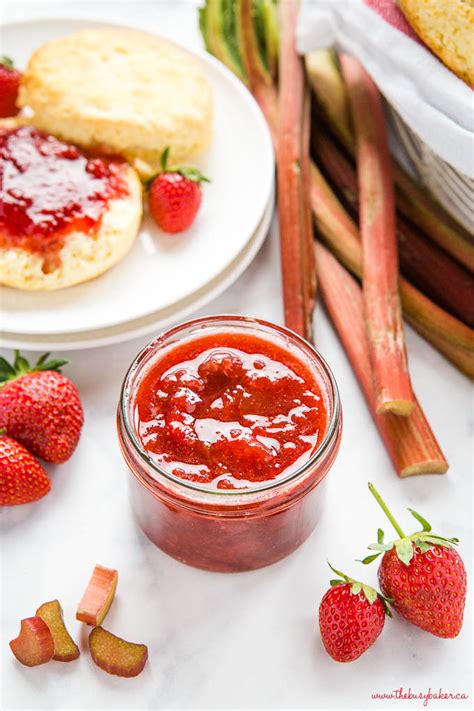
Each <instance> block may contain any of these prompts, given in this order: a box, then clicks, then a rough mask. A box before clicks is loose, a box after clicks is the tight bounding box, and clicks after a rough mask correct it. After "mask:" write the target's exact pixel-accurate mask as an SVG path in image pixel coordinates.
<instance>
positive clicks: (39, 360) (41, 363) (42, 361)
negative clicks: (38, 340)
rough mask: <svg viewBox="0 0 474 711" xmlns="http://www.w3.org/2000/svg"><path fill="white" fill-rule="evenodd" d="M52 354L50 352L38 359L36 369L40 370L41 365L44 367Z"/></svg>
mask: <svg viewBox="0 0 474 711" xmlns="http://www.w3.org/2000/svg"><path fill="white" fill-rule="evenodd" d="M50 355H51V353H50V352H49V351H48V352H47V353H43V355H42V356H40V357H39V358H38V360H37V361H36V363H35V367H36V368H38V367H39V366H40V365H43V363H44V362H45V361H46V360H47V359H48V358H49V356H50Z"/></svg>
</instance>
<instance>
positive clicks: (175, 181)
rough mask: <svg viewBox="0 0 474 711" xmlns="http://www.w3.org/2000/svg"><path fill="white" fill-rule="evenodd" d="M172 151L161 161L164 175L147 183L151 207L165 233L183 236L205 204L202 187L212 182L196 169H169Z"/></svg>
mask: <svg viewBox="0 0 474 711" xmlns="http://www.w3.org/2000/svg"><path fill="white" fill-rule="evenodd" d="M168 156H169V147H168V148H166V150H165V151H164V152H163V156H162V159H161V167H162V172H161V173H158V175H157V176H156V177H154V178H152V179H151V180H149V181H148V186H149V194H148V206H149V208H150V212H151V214H152V216H153V219H154V220H155V222H156V224H157V225H158V227H160V228H161V229H162V230H164V232H171V233H176V232H183V231H184V230H187V229H188V227H190V226H191V225H192V223H193V222H194V219H195V217H196V215H197V212H198V210H199V207H200V205H201V200H202V191H201V183H202V182H209V180H208V178H206V177H205V176H204V175H202V174H201V173H200V172H199V170H198V169H197V168H192V167H186V166H174V167H168Z"/></svg>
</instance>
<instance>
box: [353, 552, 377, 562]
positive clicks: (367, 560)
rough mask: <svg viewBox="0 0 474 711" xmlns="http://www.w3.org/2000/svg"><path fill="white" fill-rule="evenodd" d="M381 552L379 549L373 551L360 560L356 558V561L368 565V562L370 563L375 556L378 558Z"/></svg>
mask: <svg viewBox="0 0 474 711" xmlns="http://www.w3.org/2000/svg"><path fill="white" fill-rule="evenodd" d="M381 553H382V552H381V551H379V552H378V553H373V554H372V555H368V556H366V557H365V558H363V559H362V560H357V562H358V563H363V564H364V565H369V563H372V561H373V560H375V559H376V558H378V557H379V555H381Z"/></svg>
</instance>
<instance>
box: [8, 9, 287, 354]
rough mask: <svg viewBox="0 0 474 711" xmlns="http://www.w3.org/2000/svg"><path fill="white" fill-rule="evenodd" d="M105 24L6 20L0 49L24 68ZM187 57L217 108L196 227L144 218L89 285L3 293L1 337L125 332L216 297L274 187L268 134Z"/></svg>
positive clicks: (238, 91)
mask: <svg viewBox="0 0 474 711" xmlns="http://www.w3.org/2000/svg"><path fill="white" fill-rule="evenodd" d="M103 24H104V23H97V22H87V21H84V20H70V19H56V20H47V21H46V20H31V21H25V22H18V23H11V24H6V25H3V27H2V28H1V44H2V53H5V54H7V55H9V56H12V57H13V58H14V60H15V61H16V62H17V63H18V65H19V66H20V67H21V66H24V65H25V64H26V61H27V59H28V57H29V55H30V54H31V52H32V51H33V50H34V49H35V48H36V47H38V46H39V45H40V44H42V43H43V42H45V41H46V40H48V39H51V38H53V37H57V36H60V35H64V34H67V33H71V32H74V31H77V30H80V29H83V28H85V27H91V26H98V25H103ZM192 54H194V55H195V57H196V58H197V60H198V61H199V62H200V64H201V65H202V68H203V71H204V72H205V74H206V76H207V77H208V79H209V81H210V83H211V85H212V87H213V91H214V107H215V123H214V138H213V141H212V144H211V147H210V148H209V150H208V151H207V152H206V153H205V154H204V155H202V156H200V157H199V159H197V160H196V164H197V165H198V166H199V167H200V168H201V170H202V171H203V172H204V173H205V174H206V175H208V176H209V177H210V178H211V179H212V183H211V184H209V185H207V184H206V185H205V187H204V198H203V203H202V206H201V210H200V212H199V214H198V217H197V219H196V221H195V223H194V225H193V226H192V227H191V229H190V230H188V231H187V232H186V233H184V234H182V235H179V236H170V235H165V234H164V233H162V232H160V230H158V228H157V227H156V226H155V225H154V223H153V221H152V220H151V218H149V217H148V218H145V220H144V222H143V225H142V227H141V230H140V234H139V236H138V238H137V241H136V243H135V245H134V247H133V248H132V250H131V252H130V254H129V255H128V256H127V257H125V259H123V260H122V262H120V264H118V265H117V266H116V267H114V268H113V269H111V270H110V271H108V272H106V273H105V274H103V275H102V276H100V277H99V278H97V279H95V280H93V281H91V282H87V283H84V284H80V285H78V286H74V287H71V288H69V289H62V290H60V291H56V292H33V293H31V292H24V291H19V290H16V289H8V288H5V287H3V288H1V291H0V299H1V304H2V330H3V331H4V332H5V333H8V334H10V336H14V335H15V334H17V335H18V336H19V340H21V335H22V334H23V335H24V334H28V335H29V336H35V337H37V340H38V342H40V341H41V339H42V338H43V337H45V338H47V339H49V338H54V336H55V335H59V334H60V335H61V337H63V336H64V335H65V334H70V335H72V334H74V333H76V334H84V333H85V332H88V331H93V330H99V329H108V328H110V327H112V326H114V327H118V328H120V327H122V328H123V327H125V328H126V324H128V323H130V322H132V321H137V320H138V319H144V318H146V317H149V316H151V315H152V314H156V313H157V312H161V311H164V310H166V311H168V312H171V313H172V312H173V310H174V309H176V313H177V312H178V310H179V308H180V306H179V305H180V304H182V303H183V301H185V300H187V299H190V298H192V297H193V295H194V294H196V292H198V291H199V292H203V293H202V295H201V302H200V303H201V305H202V304H203V303H205V301H206V300H209V299H210V298H212V296H213V294H212V289H211V288H210V285H211V284H212V283H213V281H214V280H215V279H216V278H218V277H219V275H221V274H222V273H223V272H224V271H225V270H227V269H228V268H229V267H230V266H231V265H232V264H233V263H234V262H235V260H236V259H237V258H238V256H239V255H240V254H241V252H242V250H244V248H245V246H246V245H247V243H248V242H249V240H251V239H252V237H253V236H254V234H255V232H256V230H257V228H258V226H259V224H260V222H261V221H262V218H263V215H264V212H265V209H266V207H267V206H268V204H269V200H270V196H271V193H272V189H273V182H274V159H273V149H272V144H271V139H270V135H269V131H268V128H267V125H266V123H265V120H264V118H263V116H262V114H261V112H260V110H259V108H258V106H257V104H256V103H255V101H254V100H253V98H252V96H251V95H250V93H249V92H248V91H247V89H246V88H245V87H244V86H243V84H242V83H241V82H240V81H239V80H238V79H237V78H236V77H234V75H233V74H232V73H231V72H230V71H229V70H228V69H227V68H226V67H224V65H222V64H221V63H220V62H218V61H216V60H215V59H214V58H213V57H211V56H210V55H208V54H206V53H204V52H202V53H196V52H193V53H192ZM236 274H237V272H236ZM234 278H235V277H234ZM229 283H230V282H229ZM229 283H228V284H227V285H229ZM208 286H209V289H208V290H207V292H206V287H208ZM170 318H173V316H172V315H171V316H170Z"/></svg>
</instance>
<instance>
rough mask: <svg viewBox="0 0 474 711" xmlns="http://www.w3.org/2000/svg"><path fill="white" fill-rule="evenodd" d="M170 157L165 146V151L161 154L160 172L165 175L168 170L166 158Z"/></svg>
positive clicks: (168, 148) (168, 149)
mask: <svg viewBox="0 0 474 711" xmlns="http://www.w3.org/2000/svg"><path fill="white" fill-rule="evenodd" d="M169 155H170V147H169V146H166V148H165V150H164V151H163V153H162V154H161V170H162V171H163V173H165V172H166V171H167V170H168V158H169Z"/></svg>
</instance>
